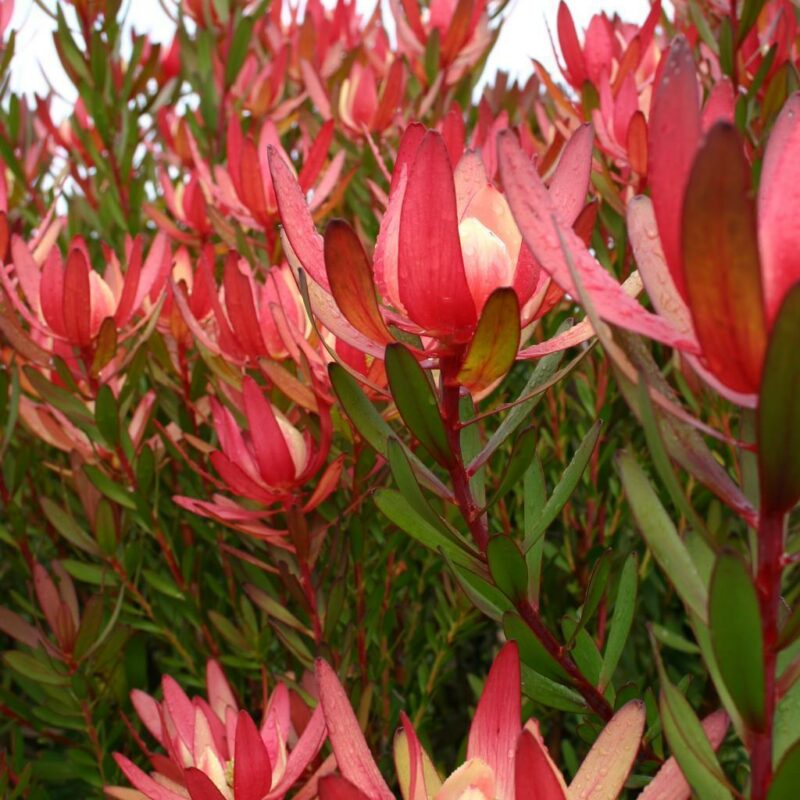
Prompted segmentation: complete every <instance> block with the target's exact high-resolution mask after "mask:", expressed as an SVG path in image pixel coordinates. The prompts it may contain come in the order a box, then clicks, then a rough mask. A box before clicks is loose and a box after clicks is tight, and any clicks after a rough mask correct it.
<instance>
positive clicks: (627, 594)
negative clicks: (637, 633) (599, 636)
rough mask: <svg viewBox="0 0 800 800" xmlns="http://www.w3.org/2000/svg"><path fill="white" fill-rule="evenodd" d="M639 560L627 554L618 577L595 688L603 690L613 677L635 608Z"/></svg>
mask: <svg viewBox="0 0 800 800" xmlns="http://www.w3.org/2000/svg"><path fill="white" fill-rule="evenodd" d="M638 568H639V562H638V559H637V558H636V553H631V555H629V556H628V559H627V561H626V562H625V566H624V567H623V568H622V574H621V575H620V578H619V586H618V587H617V598H616V600H615V602H614V614H613V616H612V617H611V627H610V628H609V632H608V641H607V642H606V651H605V653H604V654H603V666H602V668H601V669H600V680H599V681H598V686H597V688H598V689H600V691H601V692H602V691H604V690H605V688H606V686H608V684H609V681H610V680H611V678H613V677H614V670H616V668H617V664H618V663H619V659H620V657H621V656H622V651H623V650H624V649H625V643H626V642H627V641H628V635H629V634H630V632H631V625H632V624H633V612H634V610H635V608H636V589H637V584H638V575H637V571H638Z"/></svg>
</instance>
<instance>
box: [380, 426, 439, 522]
mask: <svg viewBox="0 0 800 800" xmlns="http://www.w3.org/2000/svg"><path fill="white" fill-rule="evenodd" d="M386 455H387V458H388V461H389V469H390V470H391V471H392V477H393V478H394V481H395V483H396V484H397V488H398V489H399V490H400V494H402V495H403V497H405V499H406V500H407V501H408V503H409V504H410V505H411V506H412V507H413V508H414V509H415V510H416V511H417V513H419V514H420V515H421V516H422V517H424V518H425V519H426V520H427V521H428V522H429V523H430V524H431V525H433V527H434V528H441V527H442V525H443V523H442V521H441V520H440V519H439V517H438V515H437V514H436V512H435V511H434V510H433V508H431V505H430V503H429V502H428V499H427V498H426V497H425V495H424V494H423V493H422V489H421V488H420V486H419V483H418V482H417V478H416V476H415V475H414V470H413V468H412V466H411V462H410V461H409V460H408V457H407V456H406V454H405V451H404V449H403V445H402V444H400V442H399V441H397V439H395V438H394V437H390V438H389V440H388V442H387V443H386Z"/></svg>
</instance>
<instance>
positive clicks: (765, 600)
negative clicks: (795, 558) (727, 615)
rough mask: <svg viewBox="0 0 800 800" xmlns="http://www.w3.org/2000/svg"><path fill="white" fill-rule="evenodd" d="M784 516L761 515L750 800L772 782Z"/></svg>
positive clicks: (757, 799)
mask: <svg viewBox="0 0 800 800" xmlns="http://www.w3.org/2000/svg"><path fill="white" fill-rule="evenodd" d="M785 525H786V519H785V516H784V515H783V514H768V513H762V515H761V519H760V520H759V524H758V574H757V576H756V591H757V592H758V602H759V607H760V610H761V628H762V632H763V636H764V695H765V697H764V720H763V724H762V726H761V729H760V730H757V731H752V733H751V737H750V742H749V745H750V766H751V781H750V782H751V794H750V797H751V800H765V798H766V797H767V793H768V792H769V787H770V784H771V783H772V733H773V731H772V729H773V722H774V718H775V706H776V704H777V688H778V687H777V682H776V674H775V673H776V660H777V655H778V648H777V641H778V612H779V609H780V596H781V568H782V562H783V546H784V531H785Z"/></svg>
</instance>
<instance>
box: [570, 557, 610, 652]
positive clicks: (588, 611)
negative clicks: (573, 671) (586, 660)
mask: <svg viewBox="0 0 800 800" xmlns="http://www.w3.org/2000/svg"><path fill="white" fill-rule="evenodd" d="M610 575H611V552H610V551H609V550H606V551H605V552H604V553H603V554H602V555H601V556H600V558H599V559H598V560H597V563H596V564H595V565H594V568H593V569H592V574H591V575H590V576H589V585H588V587H587V588H586V597H585V598H584V600H583V607H582V608H581V613H580V617H579V618H578V624H577V625H576V626H575V630H574V631H573V632H572V635H571V636H570V643H571V642H574V641H575V637H576V636H577V635H578V634H579V633H580V632H581V631H582V630H583V629H584V628H585V627H586V626H587V625H588V624H589V622H590V621H591V619H592V617H593V616H594V613H595V611H597V608H598V606H599V605H600V601H601V600H602V599H603V595H604V594H605V591H606V586H607V585H608V579H609V577H610Z"/></svg>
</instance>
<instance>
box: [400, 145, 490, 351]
mask: <svg viewBox="0 0 800 800" xmlns="http://www.w3.org/2000/svg"><path fill="white" fill-rule="evenodd" d="M398 283H399V289H400V300H401V301H402V303H403V305H404V306H405V309H406V311H407V312H408V315H409V316H410V317H411V319H412V320H414V322H416V323H417V324H418V325H420V326H422V327H423V328H425V329H426V330H428V331H430V332H437V333H443V334H457V335H458V334H460V335H462V336H463V335H464V334H465V333H468V332H469V331H470V330H471V329H472V328H473V327H474V325H475V323H476V321H477V313H476V309H475V303H474V302H473V300H472V295H471V294H470V291H469V287H468V285H467V278H466V275H465V274H464V261H463V258H462V255H461V241H460V239H459V235H458V214H457V211H456V193H455V186H454V184H453V171H452V169H451V167H450V159H449V157H448V155H447V148H446V147H445V144H444V140H443V139H442V137H441V135H440V134H438V133H436V132H435V131H428V133H426V134H425V137H424V138H423V140H422V142H421V143H420V146H419V149H418V150H417V154H416V157H415V159H414V163H413V165H412V167H411V172H410V174H409V176H408V186H407V187H406V193H405V197H404V198H403V207H402V209H401V211H400V232H399V247H398Z"/></svg>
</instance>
